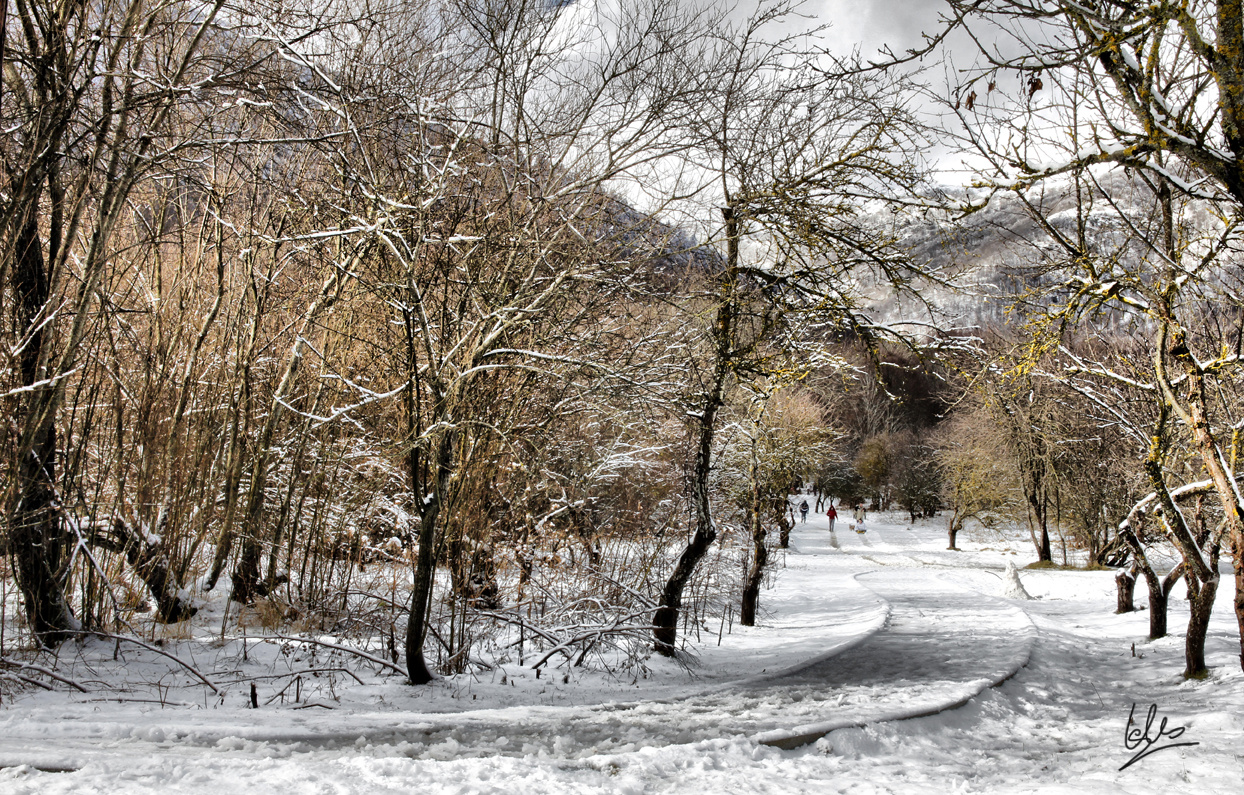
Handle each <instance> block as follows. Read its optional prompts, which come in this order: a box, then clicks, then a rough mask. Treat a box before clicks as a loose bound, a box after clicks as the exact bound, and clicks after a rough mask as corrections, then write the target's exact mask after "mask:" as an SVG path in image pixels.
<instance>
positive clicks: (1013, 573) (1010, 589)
mask: <svg viewBox="0 0 1244 795" xmlns="http://www.w3.org/2000/svg"><path fill="white" fill-rule="evenodd" d="M1002 596H1003V597H1004V598H1006V599H1031V598H1032V596H1031V595H1030V594H1029V593H1028V591H1027V590H1026V589H1025V588H1024V583H1023V581H1022V580H1020V578H1019V569H1018V568H1016V566H1015V561H1013V560H1008V561H1007V562H1006V574H1004V575H1003V576H1002Z"/></svg>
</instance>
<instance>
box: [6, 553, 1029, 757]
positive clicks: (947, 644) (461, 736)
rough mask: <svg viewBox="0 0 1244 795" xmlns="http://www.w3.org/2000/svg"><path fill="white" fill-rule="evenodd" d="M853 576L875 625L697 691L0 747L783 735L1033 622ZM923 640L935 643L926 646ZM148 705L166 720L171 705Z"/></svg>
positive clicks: (910, 698)
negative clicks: (885, 613)
mask: <svg viewBox="0 0 1244 795" xmlns="http://www.w3.org/2000/svg"><path fill="white" fill-rule="evenodd" d="M859 579H860V580H861V581H862V582H863V583H864V584H865V585H866V586H867V587H868V588H869V589H871V590H873V591H875V592H876V593H878V594H879V595H880V596H881V597H883V598H884V599H885V600H887V601H888V602H889V603H890V606H891V612H890V618H889V621H888V624H887V625H886V626H885V627H884V628H883V629H882V630H881V631H880V632H878V633H876V634H874V635H871V636H865V637H864V639H863V640H862V642H860V643H858V645H854V646H853V647H852V648H849V649H847V650H846V651H843V652H842V653H840V654H837V655H835V656H833V657H830V658H829V659H827V660H822V661H820V662H816V663H814V664H812V665H809V666H806V667H803V668H802V669H801V670H798V671H796V672H793V673H788V674H785V675H779V676H777V677H764V679H763V680H762V682H760V683H755V684H750V685H748V684H744V685H742V686H735V687H728V688H725V689H720V690H719V692H715V693H710V694H706V695H700V696H693V697H691V698H684V699H677V700H667V701H663V702H641V703H637V704H622V705H602V706H595V707H578V708H565V707H528V708H522V709H506V710H488V711H478V712H472V713H466V714H459V715H453V716H409V715H400V714H392V713H389V714H379V715H377V714H373V715H354V716H343V717H342V720H341V721H340V722H339V723H337V724H336V725H334V726H333V728H332V730H331V731H328V730H325V729H326V728H327V727H322V728H319V729H318V730H317V729H315V728H310V727H309V728H293V727H290V726H288V725H284V726H282V725H271V724H269V725H260V726H255V725H245V724H236V723H235V724H232V725H230V723H228V722H223V723H222V722H219V721H212V722H211V723H202V724H200V725H198V726H197V727H193V726H192V725H187V724H191V723H192V722H191V721H186V720H184V719H183V721H182V728H181V729H180V730H178V729H177V728H174V727H172V726H169V727H167V728H165V727H159V728H154V727H153V728H147V729H143V730H140V731H130V730H129V729H128V727H126V726H124V725H115V724H111V723H107V722H99V723H97V722H95V721H92V720H89V719H87V718H86V716H83V715H81V714H76V715H73V716H72V717H73V718H74V720H73V722H71V723H64V722H58V721H55V716H49V717H52V718H53V721H52V726H53V727H54V728H52V727H49V726H48V725H47V724H44V725H39V724H35V723H31V722H24V723H23V724H21V725H19V726H12V727H4V731H5V735H6V736H5V741H4V744H3V749H4V750H3V753H2V754H0V756H3V757H5V758H7V760H12V761H9V764H10V765H11V764H12V763H13V761H16V760H17V759H19V758H20V759H23V760H24V761H25V763H26V764H35V765H39V766H40V767H46V768H54V767H88V766H91V765H92V764H93V763H94V764H98V763H100V762H101V760H106V759H107V758H109V757H111V756H113V755H115V753H116V752H117V750H118V749H120V748H124V750H125V754H126V755H127V756H129V755H131V754H135V755H138V756H142V757H147V758H151V759H160V758H163V762H162V764H165V765H167V764H182V765H186V764H194V763H196V762H198V761H202V760H204V759H206V758H208V757H211V758H213V759H215V760H216V761H219V758H220V757H221V756H225V755H240V756H243V757H246V756H251V757H267V756H274V755H275V756H280V757H284V756H290V755H292V756H294V757H295V758H297V759H298V760H299V764H302V763H305V762H306V761H308V760H307V758H306V757H307V756H309V755H314V756H326V757H329V758H338V757H341V756H343V755H354V754H357V753H358V752H359V750H360V749H361V748H364V747H366V748H367V749H368V753H369V754H372V755H377V756H389V755H392V756H400V757H405V758H420V759H438V758H445V757H446V756H449V755H452V756H455V757H459V758H461V757H484V756H494V755H502V756H531V755H536V756H548V757H559V758H563V759H583V758H588V757H591V756H595V755H598V754H602V753H619V752H622V753H626V752H632V751H635V750H636V749H639V748H651V747H663V746H667V745H674V744H682V743H692V742H697V741H703V740H711V739H717V738H721V737H729V736H737V735H756V734H760V733H766V732H767V733H773V732H777V733H779V734H783V735H785V733H787V731H788V730H790V729H792V728H795V727H800V726H806V725H807V724H809V723H824V722H826V721H829V722H832V723H833V724H834V725H835V726H838V725H854V724H857V723H866V722H872V721H875V720H878V719H882V718H885V717H892V716H893V715H894V714H895V713H901V712H904V711H906V710H911V709H912V708H913V707H915V708H917V709H928V708H935V707H937V706H940V705H946V704H950V703H953V702H955V701H957V700H959V699H962V698H963V697H964V696H965V695H970V694H974V693H975V692H978V691H979V690H980V689H981V687H982V686H983V680H984V678H986V677H988V676H991V675H993V674H994V673H995V672H996V671H998V670H1000V669H1001V668H1005V667H1007V666H1013V665H1014V664H1015V663H1016V661H1019V662H1022V661H1023V660H1024V659H1026V656H1027V653H1028V648H1029V645H1030V642H1031V637H1032V632H1031V630H1032V625H1031V622H1030V621H1029V620H1028V618H1027V616H1026V615H1025V614H1024V613H1023V611H1022V610H1019V609H1017V608H1015V607H1014V606H1012V605H1010V604H1008V603H1006V602H1003V601H1001V600H996V599H991V598H988V597H981V596H980V595H979V594H976V593H973V592H972V591H969V590H967V589H965V588H963V587H961V586H959V585H955V584H952V583H949V582H946V581H945V580H944V579H942V578H939V577H938V576H937V575H936V574H934V573H931V572H926V571H912V570H906V569H891V570H886V571H878V572H873V573H869V574H865V575H862V576H860V577H859ZM965 628H968V629H966V631H965ZM930 648H935V649H936V653H933V654H930V653H929V649H930ZM252 715H253V713H252ZM157 716H158V718H159V719H161V722H164V719H166V717H167V716H168V714H167V713H157V714H156V715H153V717H157ZM186 717H189V716H186ZM343 724H344V725H343ZM23 729H25V730H26V732H27V733H25V736H23V731H22V730H23ZM824 731H828V729H824V730H823V731H822V732H821V733H824ZM49 744H55V746H56V747H55V748H54V749H53V748H49ZM0 761H5V760H0Z"/></svg>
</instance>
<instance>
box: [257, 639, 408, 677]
mask: <svg viewBox="0 0 1244 795" xmlns="http://www.w3.org/2000/svg"><path fill="white" fill-rule="evenodd" d="M244 640H260V641H271V640H287V641H290V642H291V643H314V644H315V645H316V646H323V647H325V648H327V649H336V650H337V651H344V652H346V653H347V654H353V655H354V656H356V657H360V658H362V659H364V660H369V661H371V662H374V663H375V664H376V665H383V666H384V667H385V668H388V669H389V670H391V671H395V672H396V673H398V674H401V675H402V676H406V675H407V673H406V670H405V669H403V668H400V667H398V666H396V665H394V664H393V663H391V662H389V661H388V660H384V659H381V658H380V657H375V656H373V655H371V654H368V653H367V652H365V651H361V650H359V649H355V648H351V647H350V646H342V645H340V644H338V643H329V642H328V641H324V640H315V639H313V638H295V637H291V636H289V635H250V636H245V637H244Z"/></svg>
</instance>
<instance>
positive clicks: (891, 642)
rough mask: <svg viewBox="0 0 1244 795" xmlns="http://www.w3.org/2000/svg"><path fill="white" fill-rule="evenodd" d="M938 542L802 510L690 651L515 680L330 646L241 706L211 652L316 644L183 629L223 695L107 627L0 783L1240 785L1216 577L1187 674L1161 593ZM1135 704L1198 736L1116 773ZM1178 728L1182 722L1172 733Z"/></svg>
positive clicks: (2, 787) (929, 527)
mask: <svg viewBox="0 0 1244 795" xmlns="http://www.w3.org/2000/svg"><path fill="white" fill-rule="evenodd" d="M945 543H946V539H945V535H944V533H943V532H942V527H941V523H940V522H933V523H929V524H918V525H916V526H915V527H914V528H913V527H910V526H909V525H908V524H907V523H906V522H905V521H904V518H903V517H900V516H898V515H887V516H881V517H877V518H876V521H872V522H870V530H869V532H868V534H867V535H866V536H863V537H860V536H857V535H856V534H855V533H850V532H840V533H838V534H837V535H836V536H833V537H831V536H830V534H829V532H828V530H827V527H826V525H825V522H824V519H823V517H822V518H820V519H813V520H810V521H809V523H808V524H806V525H801V526H799V527H798V528H797V529H796V530H795V532H794V534H793V535H792V548H791V549H790V550H789V552H788V553H787V554H786V555H785V558H784V568H782V569H781V570H780V571H779V572H778V576H777V578H776V585H775V587H774V588H773V589H772V590H769V591H766V592H764V593H763V594H762V597H761V600H762V608H763V610H764V615H763V620H762V622H761V623H762V626H760V627H757V628H754V629H747V628H742V627H739V626H737V625H736V626H734V627H733V630H732V631H725V629H726V628H720V627H706V628H703V629H702V630H701V632H700V634H699V640H698V643H697V644H696V646H695V659H694V660H692V661H690V664H689V667H686V668H684V667H682V666H680V665H676V664H674V663H669V662H665V661H661V660H653V661H651V662H650V666H651V669H650V671H649V673H648V676H647V677H646V678H644V677H642V676H641V677H637V678H635V677H628V678H617V677H609V676H602V675H585V674H582V673H580V672H579V671H578V670H577V669H576V670H572V671H571V672H570V673H569V674H567V673H566V672H565V671H564V670H560V669H558V670H554V671H552V672H548V673H545V674H543V675H542V676H541V678H539V679H537V678H536V677H535V674H534V672H533V671H531V670H530V669H526V668H521V667H519V666H517V665H510V666H505V667H503V668H499V669H498V670H497V671H495V672H492V673H491V674H489V675H487V676H483V677H481V676H479V675H476V676H464V677H457V678H454V679H451V680H442V681H440V682H438V683H437V684H435V685H434V686H432V687H430V688H411V687H409V686H406V685H403V684H401V683H400V681H399V678H398V677H396V676H392V677H385V676H381V675H379V674H375V675H364V674H363V673H362V672H360V671H358V670H357V669H358V666H357V665H354V664H352V667H353V668H354V669H355V673H356V674H358V675H359V676H360V678H361V684H360V683H358V682H356V681H355V680H354V679H353V677H352V676H350V675H348V674H345V673H342V674H341V675H340V676H336V677H334V676H331V675H325V674H323V673H321V674H320V675H319V676H313V675H310V674H308V675H307V677H306V688H307V689H306V691H303V692H302V693H301V694H300V695H299V694H296V693H295V692H294V691H289V692H288V693H281V692H277V691H278V688H277V687H275V686H274V687H272V688H265V687H264V686H263V683H262V682H261V683H260V686H259V688H258V690H257V694H256V695H257V698H258V700H259V702H260V704H261V706H260V708H259V709H248V708H247V705H248V704H249V701H250V691H249V682H247V683H246V684H245V685H242V684H240V682H241V681H243V677H242V676H241V675H240V674H239V675H238V676H237V677H236V680H237V682H239V683H237V684H233V685H230V684H229V682H228V680H222V678H221V673H222V672H227V670H228V667H229V662H230V660H234V661H235V665H236V667H237V669H238V670H239V671H241V670H243V669H246V668H247V666H248V665H251V666H253V665H254V661H255V660H256V659H261V658H262V659H265V665H268V666H275V665H278V664H280V665H284V666H285V667H286V668H288V669H289V670H295V669H296V668H297V667H298V666H307V667H308V668H311V667H314V668H318V669H320V670H321V671H322V670H323V669H324V668H326V667H331V659H332V657H331V650H322V651H323V653H321V654H320V655H319V656H318V657H317V658H316V659H315V660H314V661H312V660H309V659H305V660H304V659H303V657H306V656H308V655H307V652H306V650H305V648H303V647H297V648H295V647H289V646H286V647H284V648H283V649H282V647H281V646H280V645H279V644H275V643H255V642H251V644H250V645H249V646H248V647H247V648H246V649H245V650H243V649H241V648H240V647H239V646H238V644H237V643H236V642H235V643H231V644H223V645H222V644H219V643H217V644H215V645H213V644H212V643H211V642H210V638H206V637H205V638H204V639H202V641H201V642H200V641H199V639H194V640H192V641H183V642H182V643H180V644H179V645H178V646H177V648H178V654H179V655H186V654H189V653H191V652H193V654H194V659H193V664H195V665H196V667H198V668H200V669H202V670H210V671H212V672H213V678H214V681H215V682H216V683H217V684H218V685H219V686H220V687H221V689H222V690H223V691H225V694H224V695H223V697H222V696H217V695H212V694H210V693H208V691H207V690H206V688H204V687H203V686H201V685H198V684H195V685H192V684H191V680H193V678H194V677H193V674H191V673H190V672H188V671H186V670H184V669H181V668H179V667H178V666H177V665H176V664H175V663H173V662H172V661H170V660H168V659H166V658H163V657H160V656H159V655H158V654H155V653H153V652H150V651H147V650H143V649H138V648H135V647H127V646H122V647H120V648H119V649H116V651H117V652H118V655H119V658H118V660H117V662H115V663H114V662H113V661H112V657H113V652H114V647H113V645H111V644H105V643H99V642H96V643H95V644H91V645H89V646H88V647H86V648H82V649H77V650H75V651H74V652H73V654H76V657H75V658H74V659H73V660H63V661H62V662H63V663H64V664H65V665H66V666H67V668H66V669H67V670H70V671H72V673H73V679H74V680H75V681H77V682H78V683H79V684H82V685H84V686H85V687H86V689H87V690H89V691H90V692H87V693H83V692H79V691H76V690H71V689H67V688H61V689H57V690H56V691H54V692H44V691H38V690H30V691H25V692H23V693H22V694H20V695H19V696H17V697H16V699H14V700H13V701H12V702H6V703H5V704H4V705H3V707H2V708H0V792H3V793H26V792H29V793H40V795H45V794H47V793H59V792H109V793H113V792H127V793H131V792H133V793H141V792H159V793H170V792H212V793H215V794H216V795H222V794H223V793H225V792H227V791H226V790H222V787H229V786H235V787H245V788H246V790H247V791H251V790H257V791H259V792H281V793H286V792H299V793H301V792H316V793H319V792H323V793H376V792H410V791H415V790H418V791H421V792H437V793H439V792H445V793H474V792H505V793H547V792H584V793H590V792H609V793H613V792H620V793H641V792H695V793H716V792H740V793H743V792H748V793H750V792H773V793H785V792H817V793H831V792H852V793H867V792H902V793H908V792H912V793H915V792H922V793H923V792H1048V793H1056V792H1094V793H1095V792H1101V793H1107V792H1109V793H1113V792H1129V793H1135V792H1158V791H1168V792H1169V791H1179V792H1197V793H1217V792H1223V793H1227V792H1231V793H1238V792H1239V791H1240V790H1241V787H1244V674H1241V672H1240V670H1239V663H1238V652H1239V646H1238V636H1237V634H1236V631H1235V624H1234V618H1233V616H1232V614H1231V613H1230V604H1231V598H1232V595H1233V594H1232V590H1233V589H1232V587H1231V585H1230V580H1229V578H1224V584H1223V587H1222V588H1221V589H1220V592H1219V595H1218V604H1217V607H1216V612H1215V616H1214V619H1213V624H1212V626H1211V633H1210V639H1209V642H1208V646H1207V652H1208V658H1209V662H1210V665H1211V667H1212V675H1211V677H1210V678H1209V679H1208V680H1205V681H1190V682H1185V681H1183V680H1182V679H1181V677H1180V672H1181V671H1182V669H1183V638H1182V634H1181V632H1182V628H1183V625H1184V624H1185V623H1186V616H1187V604H1186V602H1185V601H1183V599H1182V589H1181V588H1180V589H1177V590H1176V591H1175V593H1174V594H1173V596H1172V601H1171V616H1170V625H1171V628H1172V630H1174V633H1173V634H1172V635H1171V636H1170V637H1167V638H1164V639H1162V640H1159V641H1156V642H1152V643H1151V642H1149V641H1147V640H1146V634H1147V626H1148V624H1147V622H1148V617H1147V614H1146V613H1145V612H1138V613H1133V614H1130V615H1123V616H1118V615H1114V614H1113V609H1114V603H1115V596H1114V581H1113V578H1112V575H1111V573H1110V572H1086V571H1056V570H1041V571H1031V570H1024V571H1021V576H1022V579H1023V585H1024V588H1025V589H1026V590H1027V591H1028V593H1030V594H1031V595H1032V596H1033V597H1034V599H1032V600H1030V601H1028V600H1012V599H1006V598H1003V597H1002V594H1003V593H1004V592H1005V588H1006V582H1005V581H1004V573H1005V567H1006V563H1007V562H1008V561H1015V562H1018V563H1019V564H1021V565H1022V564H1023V563H1024V562H1025V561H1027V560H1030V559H1031V547H1030V546H1028V545H1027V543H1026V541H1025V540H1024V539H1023V538H1020V537H1016V538H1014V539H1009V540H1004V539H1000V538H998V537H994V536H991V537H988V538H986V537H984V536H981V537H979V538H968V539H964V538H963V537H962V536H961V544H962V545H963V546H964V547H965V551H963V552H950V551H947V550H946V549H945ZM779 565H782V559H781V557H779ZM1143 593H1144V589H1143V587H1141V588H1138V591H1137V598H1138V601H1141V602H1143V600H1144V596H1143ZM718 633H720V642H719V640H718ZM196 645H197V646H198V648H199V650H198V651H197V652H195V651H193V650H194V648H196ZM1133 649H1134V653H1133ZM265 655H266V657H265ZM243 658H245V659H243ZM282 672H283V673H286V671H285V670H284V669H283V670H282ZM126 677H129V678H128V679H127V678H126ZM273 681H279V682H281V683H282V684H281V687H284V685H285V684H289V683H290V682H291V678H290V677H289V676H284V677H282V678H281V679H279V680H275V679H274V680H273ZM298 688H299V689H301V688H302V685H301V680H300V683H299V685H298ZM109 689H111V690H112V691H113V692H110V691H109ZM205 694H207V695H205ZM140 698H141V699H147V700H136V699H140ZM161 702H162V703H161ZM1133 705H1136V706H1135V712H1136V717H1137V720H1138V721H1139V723H1140V727H1141V729H1142V730H1143V728H1144V723H1145V720H1144V719H1145V717H1146V715H1147V714H1148V710H1149V708H1150V705H1156V720H1155V721H1154V722H1153V724H1152V726H1151V727H1150V728H1149V731H1148V735H1149V737H1150V738H1155V739H1156V738H1157V736H1158V733H1159V729H1160V728H1161V721H1162V720H1163V719H1166V720H1167V724H1166V727H1165V729H1166V732H1167V734H1168V735H1170V736H1166V737H1163V738H1162V739H1161V740H1160V741H1158V742H1157V743H1156V744H1154V745H1153V746H1152V749H1159V748H1161V747H1162V746H1165V745H1168V744H1170V743H1191V742H1194V743H1197V744H1196V745H1183V746H1179V747H1172V748H1166V749H1164V750H1156V752H1155V753H1153V754H1151V755H1149V756H1146V757H1144V758H1142V759H1140V760H1139V761H1137V762H1135V763H1134V764H1132V765H1131V766H1130V767H1128V768H1127V769H1125V770H1122V771H1120V770H1119V768H1120V767H1121V766H1123V765H1124V764H1125V763H1126V762H1127V761H1128V760H1129V759H1130V758H1132V757H1133V756H1134V754H1135V753H1136V752H1137V751H1141V750H1144V749H1145V747H1146V746H1145V744H1144V742H1143V741H1141V745H1140V747H1138V748H1135V749H1134V750H1129V748H1127V747H1125V731H1126V729H1127V721H1128V715H1129V711H1130V710H1131V709H1132V707H1133ZM946 708H948V709H946ZM920 714H923V715H925V716H924V717H914V718H909V719H905V720H899V718H903V717H904V716H911V715H920ZM1177 727H1183V728H1184V729H1185V731H1184V732H1183V733H1182V735H1181V736H1178V737H1175V736H1174V734H1175V730H1176V728H1177ZM820 735H825V736H823V737H821V739H816V740H812V741H810V742H808V744H806V745H802V746H800V747H796V748H793V749H791V750H783V749H782V748H781V747H775V745H777V746H784V745H791V744H794V743H795V742H799V741H802V740H811V738H813V737H816V736H820ZM239 791H240V790H239Z"/></svg>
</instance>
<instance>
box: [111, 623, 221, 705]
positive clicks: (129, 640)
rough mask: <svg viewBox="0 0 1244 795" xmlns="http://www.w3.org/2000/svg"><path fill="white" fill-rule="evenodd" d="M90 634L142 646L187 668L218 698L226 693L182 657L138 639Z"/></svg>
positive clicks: (125, 636)
mask: <svg viewBox="0 0 1244 795" xmlns="http://www.w3.org/2000/svg"><path fill="white" fill-rule="evenodd" d="M90 634H91V635H96V636H98V637H101V638H108V639H109V640H123V641H125V642H126V643H133V644H134V645H136V646H142V647H143V648H144V649H146V650H147V651H153V652H155V653H156V654H159V655H160V656H162V657H167V658H169V659H170V660H172V661H173V662H175V663H177V664H178V665H180V666H181V667H182V668H185V669H186V670H187V671H189V672H190V673H192V674H194V675H195V676H196V677H197V678H198V680H199V681H200V682H202V683H203V684H205V685H207V686H208V687H210V688H211V690H212V692H213V693H215V694H216V695H218V696H223V695H224V692H223V691H222V690H221V689H220V688H219V687H217V686H216V685H215V684H213V683H212V680H210V679H208V678H207V677H206V676H204V675H203V674H202V673H200V671H199V669H198V668H195V667H194V666H193V665H191V664H190V663H188V662H186V661H185V660H183V659H181V658H180V657H178V656H176V655H174V654H169V653H168V652H166V651H164V650H163V649H161V648H158V647H156V646H152V645H151V644H150V643H146V642H144V641H141V640H139V639H138V638H131V637H129V636H128V635H114V634H112V633H111V632H102V631H100V630H94V631H92V632H91V633H90Z"/></svg>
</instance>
